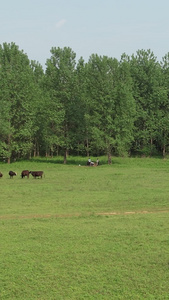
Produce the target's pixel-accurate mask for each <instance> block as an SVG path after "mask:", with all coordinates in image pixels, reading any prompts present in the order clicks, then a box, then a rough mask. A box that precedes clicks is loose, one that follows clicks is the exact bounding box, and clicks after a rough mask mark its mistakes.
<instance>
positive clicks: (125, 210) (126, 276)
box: [0, 157, 169, 300]
mask: <svg viewBox="0 0 169 300" xmlns="http://www.w3.org/2000/svg"><path fill="white" fill-rule="evenodd" d="M100 161H101V165H100V166H99V167H86V166H85V163H86V159H84V158H80V157H79V158H72V157H70V158H69V160H68V164H67V165H63V164H62V163H61V159H60V158H57V159H55V158H54V159H48V160H46V159H34V160H32V161H28V162H26V161H22V162H15V163H12V164H11V165H7V164H3V163H1V164H0V171H1V172H2V173H3V174H4V176H3V178H1V179H0V266H1V268H0V299H1V300H6V299H18V300H21V299H26V300H27V299H28V300H33V299H40V300H48V299H56V300H57V299H66V300H67V299H72V300H73V299H79V300H81V299H133V300H136V299H162V300H163V299H169V285H168V282H169V160H163V159H158V158H156V159H153V158H144V159H140V158H113V163H112V165H111V166H108V165H107V164H105V162H106V158H104V157H102V158H100ZM79 164H80V165H81V166H79ZM24 169H29V170H32V171H36V170H43V171H44V173H45V177H44V178H43V179H34V178H33V177H32V176H31V175H30V178H29V179H27V178H25V179H21V177H20V173H21V171H22V170H24ZM9 170H13V171H16V172H17V173H18V175H17V176H16V177H14V178H13V179H10V178H9V175H8V172H9Z"/></svg>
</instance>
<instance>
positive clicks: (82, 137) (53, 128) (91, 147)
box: [0, 43, 169, 164]
mask: <svg viewBox="0 0 169 300" xmlns="http://www.w3.org/2000/svg"><path fill="white" fill-rule="evenodd" d="M168 151H169V53H168V54H166V55H165V56H164V57H163V58H162V61H161V62H158V61H157V58H156V57H155V55H154V53H153V52H152V51H151V50H138V51H137V52H136V54H135V55H134V54H133V55H131V56H128V55H126V54H122V55H121V59H120V60H117V59H116V58H111V57H107V56H99V55H97V54H92V55H91V56H90V58H89V60H88V62H85V61H84V59H83V58H82V57H81V58H80V59H79V60H78V61H76V54H75V52H74V51H73V50H72V49H71V48H69V47H64V48H59V47H58V48H56V47H53V48H52V49H51V57H50V58H49V59H47V60H46V70H43V67H42V66H41V65H40V64H39V63H38V62H36V61H30V60H29V58H28V56H27V54H25V53H24V52H23V50H20V49H19V47H18V46H17V45H16V44H15V43H10V44H7V43H4V44H3V45H0V158H1V160H2V159H3V160H6V161H8V163H10V161H11V160H13V159H18V158H31V157H32V156H54V155H63V157H64V163H66V159H67V156H68V155H69V154H71V155H83V156H91V155H92V156H100V155H105V154H106V155H107V157H108V163H109V164H110V163H111V157H112V155H119V156H124V155H135V154H137V155H146V156H147V155H148V156H150V155H159V154H162V155H163V156H165V155H166V154H167V153H168Z"/></svg>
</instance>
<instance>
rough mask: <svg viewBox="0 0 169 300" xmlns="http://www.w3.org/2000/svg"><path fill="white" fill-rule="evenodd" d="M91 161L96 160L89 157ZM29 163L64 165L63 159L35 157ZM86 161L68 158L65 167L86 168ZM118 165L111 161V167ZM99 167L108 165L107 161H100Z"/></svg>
mask: <svg viewBox="0 0 169 300" xmlns="http://www.w3.org/2000/svg"><path fill="white" fill-rule="evenodd" d="M91 159H92V161H94V162H96V160H97V158H96V157H91ZM29 161H30V162H36V163H50V164H61V165H63V164H64V159H63V157H53V158H52V157H47V158H46V157H45V158H44V157H36V158H31V159H30V160H29ZM87 161H88V157H68V158H67V162H66V164H65V165H74V166H79V165H80V166H87ZM117 164H118V165H119V164H120V163H119V162H117V161H114V160H113V159H112V164H111V165H117ZM99 165H100V166H101V165H108V161H107V159H104V158H103V159H100V163H99Z"/></svg>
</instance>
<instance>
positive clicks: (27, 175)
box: [21, 170, 30, 178]
mask: <svg viewBox="0 0 169 300" xmlns="http://www.w3.org/2000/svg"><path fill="white" fill-rule="evenodd" d="M29 174H30V172H29V170H23V171H22V173H21V177H22V178H25V176H26V177H27V178H29Z"/></svg>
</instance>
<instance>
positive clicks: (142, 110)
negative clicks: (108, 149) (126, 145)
mask: <svg viewBox="0 0 169 300" xmlns="http://www.w3.org/2000/svg"><path fill="white" fill-rule="evenodd" d="M130 65H131V75H132V78H133V96H134V98H135V101H136V111H137V113H136V120H135V128H136V130H135V143H134V144H135V145H134V149H135V150H136V151H140V152H141V153H143V154H148V155H151V154H152V153H153V151H154V148H155V142H156V140H157V135H158V130H159V128H158V121H159V118H160V114H159V109H160V105H161V97H162V94H163V91H162V82H161V79H162V77H161V67H160V64H159V63H158V62H157V59H156V57H155V56H154V54H153V52H151V51H150V50H147V51H145V50H139V51H137V55H136V56H134V55H133V56H132V58H131V61H130Z"/></svg>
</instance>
